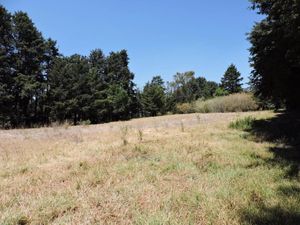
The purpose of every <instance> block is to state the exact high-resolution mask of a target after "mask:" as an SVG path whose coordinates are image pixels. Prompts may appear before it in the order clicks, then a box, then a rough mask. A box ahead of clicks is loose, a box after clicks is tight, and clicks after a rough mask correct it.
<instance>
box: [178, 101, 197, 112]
mask: <svg viewBox="0 0 300 225" xmlns="http://www.w3.org/2000/svg"><path fill="white" fill-rule="evenodd" d="M194 112H195V105H194V104H193V103H180V104H177V105H176V113H180V114H186V113H194Z"/></svg>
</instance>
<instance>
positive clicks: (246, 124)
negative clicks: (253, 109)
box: [229, 116, 255, 130]
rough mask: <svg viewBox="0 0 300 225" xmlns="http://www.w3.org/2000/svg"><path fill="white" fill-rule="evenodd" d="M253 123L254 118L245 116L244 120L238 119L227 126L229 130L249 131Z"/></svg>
mask: <svg viewBox="0 0 300 225" xmlns="http://www.w3.org/2000/svg"><path fill="white" fill-rule="evenodd" d="M254 121H255V118H253V117H252V116H247V117H245V118H242V119H238V120H236V121H234V122H231V123H230V124H229V128H231V129H237V130H250V129H251V128H252V125H253V122H254Z"/></svg>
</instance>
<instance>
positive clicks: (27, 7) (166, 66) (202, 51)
mask: <svg viewBox="0 0 300 225" xmlns="http://www.w3.org/2000/svg"><path fill="white" fill-rule="evenodd" d="M0 3H2V4H3V5H4V6H5V7H6V8H7V9H8V10H9V11H10V12H14V11H19V10H22V11H25V12H27V13H28V14H29V16H30V18H31V19H32V20H33V22H34V23H35V24H36V26H37V28H38V29H39V30H40V31H41V32H42V33H43V35H44V37H47V38H48V37H51V38H52V39H54V40H56V41H57V43H58V46H59V49H60V52H61V53H62V54H64V55H71V54H74V53H79V54H83V55H88V54H89V52H90V51H91V50H92V49H95V48H101V49H102V50H103V51H104V53H105V54H108V53H109V52H110V51H117V50H121V49H126V50H127V51H128V53H129V57H130V69H131V70H132V72H134V73H135V82H136V83H137V85H138V86H139V87H142V86H143V85H144V84H145V82H147V81H148V80H150V79H151V78H152V76H154V75H161V76H162V77H163V78H164V79H165V80H167V81H168V80H171V79H172V76H173V75H174V74H175V73H176V72H185V71H189V70H193V71H195V72H196V75H197V76H205V77H206V78H207V79H208V80H214V81H217V82H219V81H220V78H221V76H222V75H223V74H224V71H225V70H226V68H227V67H228V65H229V64H231V63H234V64H236V66H237V67H238V69H239V70H240V71H241V73H242V75H243V77H245V79H246V81H247V80H248V79H247V77H248V76H249V74H250V71H251V68H250V66H249V62H248V58H249V52H248V48H249V47H250V45H249V43H248V41H247V39H246V33H247V32H250V30H251V28H252V26H253V24H254V21H258V20H259V16H258V15H256V14H255V12H253V11H251V10H249V6H250V3H249V2H248V0H229V1H225V0H85V1H84V0H51V1H42V0H0Z"/></svg>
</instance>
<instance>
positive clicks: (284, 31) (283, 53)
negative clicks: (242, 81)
mask: <svg viewBox="0 0 300 225" xmlns="http://www.w3.org/2000/svg"><path fill="white" fill-rule="evenodd" d="M251 2H252V8H253V9H254V10H256V11H257V12H258V13H259V14H262V15H264V16H265V18H264V19H263V20H262V21H261V22H259V23H257V24H256V25H255V26H254V28H253V30H252V32H251V33H250V35H249V40H250V42H251V44H252V47H251V49H250V52H251V64H252V66H253V68H254V70H253V73H252V76H251V83H252V87H253V89H254V91H255V93H256V95H257V96H258V97H260V98H261V99H262V100H264V101H266V102H267V101H271V102H273V103H274V104H275V106H276V107H277V108H279V107H281V106H286V107H287V109H297V110H299V109H300V100H299V99H300V89H299V82H300V29H299V27H300V1H299V0H252V1H251Z"/></svg>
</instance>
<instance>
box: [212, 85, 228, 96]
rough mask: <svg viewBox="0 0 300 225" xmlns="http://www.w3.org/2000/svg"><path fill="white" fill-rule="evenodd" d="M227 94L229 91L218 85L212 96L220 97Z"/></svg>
mask: <svg viewBox="0 0 300 225" xmlns="http://www.w3.org/2000/svg"><path fill="white" fill-rule="evenodd" d="M226 95H229V92H228V91H226V90H225V89H224V88H222V87H218V88H217V89H216V91H215V93H214V96H216V97H220V96H226Z"/></svg>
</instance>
